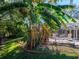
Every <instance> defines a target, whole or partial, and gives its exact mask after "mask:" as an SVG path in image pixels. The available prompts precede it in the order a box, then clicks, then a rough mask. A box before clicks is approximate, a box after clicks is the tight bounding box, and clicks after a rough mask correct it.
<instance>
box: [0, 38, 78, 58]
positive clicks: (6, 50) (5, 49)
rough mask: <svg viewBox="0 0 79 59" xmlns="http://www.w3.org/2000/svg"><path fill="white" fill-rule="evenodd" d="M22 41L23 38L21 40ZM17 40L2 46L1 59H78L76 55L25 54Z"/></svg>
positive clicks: (63, 53)
mask: <svg viewBox="0 0 79 59" xmlns="http://www.w3.org/2000/svg"><path fill="white" fill-rule="evenodd" d="M21 39H22V38H21ZM18 45H19V44H18V43H17V41H16V39H15V40H12V41H7V42H6V43H5V44H4V45H1V46H0V47H2V49H1V50H0V59H78V58H77V56H76V55H74V54H75V53H73V54H69V53H65V52H62V53H56V54H53V52H51V53H49V54H30V53H26V52H24V51H23V50H22V49H21V48H20V47H18Z"/></svg>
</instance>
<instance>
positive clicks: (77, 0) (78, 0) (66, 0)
mask: <svg viewBox="0 0 79 59" xmlns="http://www.w3.org/2000/svg"><path fill="white" fill-rule="evenodd" d="M47 1H48V0H46V2H47ZM57 4H58V5H68V4H70V0H63V1H62V2H61V1H60V2H58V3H57ZM73 4H76V5H79V0H73Z"/></svg>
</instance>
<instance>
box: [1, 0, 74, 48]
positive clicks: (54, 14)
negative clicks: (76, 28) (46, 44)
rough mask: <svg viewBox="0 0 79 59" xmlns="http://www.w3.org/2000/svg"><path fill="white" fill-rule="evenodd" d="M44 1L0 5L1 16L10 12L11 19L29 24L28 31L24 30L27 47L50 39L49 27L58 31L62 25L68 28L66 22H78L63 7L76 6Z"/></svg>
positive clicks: (30, 0)
mask: <svg viewBox="0 0 79 59" xmlns="http://www.w3.org/2000/svg"><path fill="white" fill-rule="evenodd" d="M50 1H52V0H50ZM44 2H45V0H23V2H15V3H7V4H5V5H4V6H2V7H0V14H1V16H0V18H2V17H3V15H6V14H7V13H8V14H9V15H10V18H11V17H12V18H11V20H12V19H16V20H15V21H19V19H21V21H22V24H21V25H25V24H27V28H26V30H27V31H26V30H25V31H24V33H25V34H27V36H28V38H27V39H28V41H27V49H33V48H35V47H36V46H37V45H39V44H40V43H41V42H43V41H45V40H44V39H47V40H48V37H49V32H50V30H48V29H51V30H52V31H56V30H58V29H59V28H60V27H61V25H63V26H64V27H65V28H67V27H66V23H69V21H73V22H76V21H75V20H74V19H73V18H72V17H71V16H70V15H68V14H66V13H64V12H63V9H66V8H73V7H74V6H72V5H63V6H59V5H56V6H55V5H52V4H50V2H49V3H44ZM54 2H55V0H54ZM13 10H15V11H16V10H17V11H18V14H17V13H16V12H13ZM14 13H15V14H16V15H15V14H14ZM17 15H19V17H18V18H16V17H17ZM45 24H47V25H45ZM21 25H20V26H21ZM21 29H22V28H21ZM28 47H29V48H28Z"/></svg>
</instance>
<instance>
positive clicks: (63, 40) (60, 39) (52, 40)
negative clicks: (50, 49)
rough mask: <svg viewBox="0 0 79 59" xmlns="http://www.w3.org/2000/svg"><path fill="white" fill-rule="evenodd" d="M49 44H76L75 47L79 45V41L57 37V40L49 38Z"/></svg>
mask: <svg viewBox="0 0 79 59" xmlns="http://www.w3.org/2000/svg"><path fill="white" fill-rule="evenodd" d="M49 42H50V43H53V42H57V43H70V44H74V43H75V45H79V40H72V39H69V38H66V37H64V38H59V37H56V38H49Z"/></svg>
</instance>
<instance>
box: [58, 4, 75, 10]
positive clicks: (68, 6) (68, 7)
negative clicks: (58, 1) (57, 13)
mask: <svg viewBox="0 0 79 59" xmlns="http://www.w3.org/2000/svg"><path fill="white" fill-rule="evenodd" d="M57 7H59V8H61V9H72V8H74V7H75V6H74V5H58V6H57Z"/></svg>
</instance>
